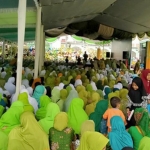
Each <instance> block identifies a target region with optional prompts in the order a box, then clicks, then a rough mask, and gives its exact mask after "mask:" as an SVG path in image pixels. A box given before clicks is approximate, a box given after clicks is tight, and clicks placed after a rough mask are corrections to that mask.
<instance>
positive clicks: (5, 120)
mask: <svg viewBox="0 0 150 150" xmlns="http://www.w3.org/2000/svg"><path fill="white" fill-rule="evenodd" d="M23 112H24V105H23V103H22V102H20V101H15V102H14V103H13V104H12V105H11V107H10V108H9V109H8V110H7V111H6V112H5V113H4V114H3V115H2V117H1V118H0V129H1V130H2V131H3V132H4V133H6V134H7V135H8V134H9V132H10V131H11V130H12V129H13V128H14V127H16V126H18V125H19V124H20V115H21V114H22V113H23Z"/></svg>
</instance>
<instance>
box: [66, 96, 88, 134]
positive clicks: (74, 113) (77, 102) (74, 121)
mask: <svg viewBox="0 0 150 150" xmlns="http://www.w3.org/2000/svg"><path fill="white" fill-rule="evenodd" d="M83 106H84V102H83V100H82V99H80V98H74V99H73V100H72V101H71V104H70V107H69V110H68V118H69V127H71V128H73V129H74V131H75V133H76V134H80V131H81V125H82V123H83V122H84V121H86V120H88V116H87V114H86V112H85V111H84V109H83Z"/></svg>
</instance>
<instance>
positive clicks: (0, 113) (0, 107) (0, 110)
mask: <svg viewBox="0 0 150 150" xmlns="http://www.w3.org/2000/svg"><path fill="white" fill-rule="evenodd" d="M3 112H4V107H3V106H1V105H0V117H1V116H2V114H3Z"/></svg>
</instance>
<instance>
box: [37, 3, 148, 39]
mask: <svg viewBox="0 0 150 150" xmlns="http://www.w3.org/2000/svg"><path fill="white" fill-rule="evenodd" d="M39 2H40V3H41V6H42V23H43V24H44V27H45V31H46V33H48V31H47V30H49V31H50V29H53V28H55V30H56V28H60V27H61V28H66V29H65V31H64V32H65V33H67V34H76V35H78V36H86V37H93V38H94V39H95V38H96V39H106V38H108V37H104V36H103V37H102V36H101V35H98V34H97V32H98V29H99V26H100V24H102V25H106V26H108V27H112V28H113V29H114V32H113V35H112V36H111V37H109V38H110V39H111V38H114V37H117V38H132V37H134V36H135V34H137V33H138V35H139V33H140V35H142V34H143V33H144V32H149V31H150V19H149V14H150V9H149V8H148V7H147V6H150V1H149V0H142V1H141V0H132V1H131V0H107V1H106V0H92V1H91V0H82V1H81V0H39ZM93 22H95V23H94V24H93ZM91 23H92V24H91ZM141 33H142V34H141ZM55 35H56V34H55ZM93 35H94V36H93ZM148 35H149V34H148ZM49 36H52V37H53V36H54V34H53V35H52V34H49ZM97 36H98V37H97Z"/></svg>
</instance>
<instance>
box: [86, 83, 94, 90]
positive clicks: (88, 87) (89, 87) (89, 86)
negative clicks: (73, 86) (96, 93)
mask: <svg viewBox="0 0 150 150" xmlns="http://www.w3.org/2000/svg"><path fill="white" fill-rule="evenodd" d="M86 90H87V91H88V92H92V91H93V88H92V85H91V84H88V85H87V86H86Z"/></svg>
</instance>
